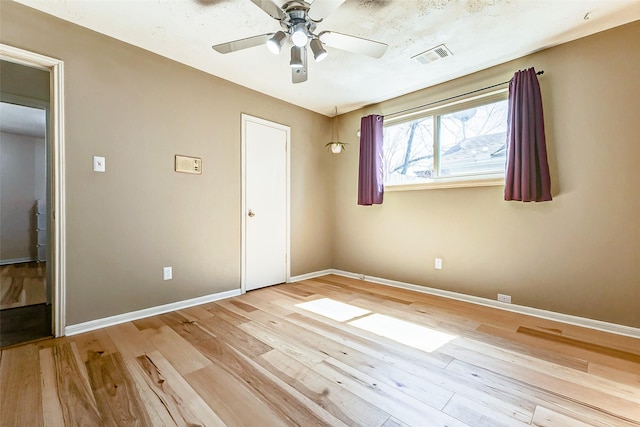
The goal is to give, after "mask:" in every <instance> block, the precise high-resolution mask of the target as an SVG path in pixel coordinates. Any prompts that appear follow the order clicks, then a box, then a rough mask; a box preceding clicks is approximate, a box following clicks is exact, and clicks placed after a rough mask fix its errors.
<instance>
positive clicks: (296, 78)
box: [291, 49, 308, 83]
mask: <svg viewBox="0 0 640 427" xmlns="http://www.w3.org/2000/svg"><path fill="white" fill-rule="evenodd" d="M307 74H308V73H307V49H304V53H303V55H302V67H301V68H291V81H292V82H293V83H303V82H306V81H307V77H308V75H307Z"/></svg>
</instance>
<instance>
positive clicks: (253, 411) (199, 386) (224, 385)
mask: <svg viewBox="0 0 640 427" xmlns="http://www.w3.org/2000/svg"><path fill="white" fill-rule="evenodd" d="M185 378H186V380H187V381H188V382H189V384H190V385H191V386H192V387H193V388H194V389H195V390H196V391H197V392H198V394H199V395H200V396H202V398H203V399H204V401H205V402H206V403H207V404H208V405H209V407H211V408H212V409H213V410H214V411H215V412H216V413H217V414H218V415H219V416H220V418H221V419H222V420H223V422H225V423H226V424H228V425H230V426H247V427H249V426H253V425H255V423H256V422H259V423H260V424H261V425H264V426H273V427H279V426H286V425H288V424H287V422H286V421H285V420H283V419H281V418H279V417H278V415H277V414H276V413H275V412H274V411H273V410H272V409H271V408H270V407H269V405H267V404H266V403H265V402H263V401H262V400H260V399H259V398H258V397H257V396H256V395H255V394H254V393H253V390H252V389H251V387H249V386H248V385H247V384H246V383H244V382H242V381H238V379H237V377H235V376H234V375H232V374H230V373H229V372H227V371H226V370H225V369H223V368H222V367H220V366H218V365H216V364H212V365H210V366H208V367H206V368H203V369H201V370H199V371H196V372H192V373H191V374H188V375H186V376H185Z"/></svg>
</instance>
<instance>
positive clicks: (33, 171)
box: [0, 61, 52, 346]
mask: <svg viewBox="0 0 640 427" xmlns="http://www.w3.org/2000/svg"><path fill="white" fill-rule="evenodd" d="M0 67H1V68H2V71H3V72H6V71H7V69H8V68H9V69H14V68H17V67H21V66H20V65H15V64H10V63H6V62H4V61H3V62H2V63H1V64H0ZM12 71H13V70H12ZM34 71H35V73H33V76H32V77H33V78H35V79H36V80H38V79H39V80H41V81H42V82H43V83H45V84H46V85H44V87H45V89H48V81H49V74H48V72H46V71H40V70H34ZM25 77H27V78H28V77H29V76H28V75H27V76H25ZM33 86H36V87H37V86H38V84H37V81H36V82H33ZM14 87H15V86H14ZM3 89H8V90H11V89H13V88H12V87H9V88H4V87H3ZM40 98H44V99H34V98H26V97H23V96H17V95H15V94H13V93H10V92H4V91H3V92H1V93H0V320H1V324H0V343H1V345H2V346H7V345H13V344H17V343H22V342H25V341H31V340H33V339H38V338H43V337H47V336H51V335H52V328H51V325H52V322H51V300H52V298H51V289H50V287H49V286H48V284H50V283H51V281H50V280H48V278H47V257H48V256H47V255H48V251H47V246H48V245H47V241H48V236H47V232H48V228H49V227H48V225H49V224H48V223H49V221H48V216H47V211H48V205H49V203H48V199H49V198H48V197H47V193H49V192H48V191H47V188H48V185H47V182H48V181H50V180H49V179H48V169H49V168H48V161H47V158H48V157H49V156H48V154H47V151H48V150H47V147H48V146H49V145H48V144H47V122H48V115H49V101H48V98H49V93H48V90H47V91H46V92H45V93H43V94H41V96H40Z"/></svg>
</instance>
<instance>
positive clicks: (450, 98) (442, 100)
mask: <svg viewBox="0 0 640 427" xmlns="http://www.w3.org/2000/svg"><path fill="white" fill-rule="evenodd" d="M543 74H544V70H540V71H538V72H536V75H538V76H541V75H543ZM511 80H513V79H510V80H507V81H506V82H502V83H496V84H494V85H491V86H487V87H483V88H481V89H476V90H472V91H471V92H466V93H461V94H460V95H455V96H450V97H449V98H444V99H441V100H439V101H433V102H429V103H428V104H424V105H418V106H417V107H411V108H407V109H406V110H401V111H396V112H393V113H389V114H385V115H384V116H383V117H387V116H395V115H396V114H402V113H406V112H408V111H412V110H417V109H418V108H424V107H428V106H430V105H434V104H439V103H441V102H444V101H450V100H452V99H456V98H460V97H463V96H467V95H471V94H474V93H476V92H482V91H483V90H487V89H492V88H494V87H498V86H502V85H506V84H507V83H510V82H511Z"/></svg>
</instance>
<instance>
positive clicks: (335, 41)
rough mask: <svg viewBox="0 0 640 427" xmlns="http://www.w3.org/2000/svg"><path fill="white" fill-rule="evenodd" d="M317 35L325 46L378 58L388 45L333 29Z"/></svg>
mask: <svg viewBox="0 0 640 427" xmlns="http://www.w3.org/2000/svg"><path fill="white" fill-rule="evenodd" d="M318 37H319V38H320V41H321V42H322V43H324V44H326V45H327V46H331V47H335V48H336V49H340V50H346V51H349V52H355V53H361V54H363V55H368V56H371V57H374V58H380V57H381V56H382V55H384V53H385V52H386V50H387V47H389V46H388V45H387V44H385V43H380V42H376V41H373V40H369V39H363V38H360V37H356V36H350V35H348V34H341V33H336V32H333V31H323V32H321V33H320V34H318Z"/></svg>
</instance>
